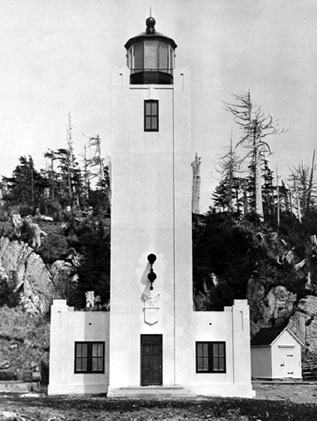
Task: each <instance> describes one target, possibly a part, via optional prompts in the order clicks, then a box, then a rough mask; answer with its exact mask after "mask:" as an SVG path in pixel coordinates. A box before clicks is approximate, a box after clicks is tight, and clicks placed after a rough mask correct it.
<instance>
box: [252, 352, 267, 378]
mask: <svg viewBox="0 0 317 421" xmlns="http://www.w3.org/2000/svg"><path fill="white" fill-rule="evenodd" d="M251 373H252V377H253V378H259V379H260V378H265V379H270V378H272V355H271V346H252V347H251Z"/></svg>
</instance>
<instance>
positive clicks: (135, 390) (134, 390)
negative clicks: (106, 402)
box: [107, 386, 194, 399]
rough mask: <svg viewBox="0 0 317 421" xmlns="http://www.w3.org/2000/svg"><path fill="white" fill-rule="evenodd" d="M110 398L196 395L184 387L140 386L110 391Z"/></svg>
mask: <svg viewBox="0 0 317 421" xmlns="http://www.w3.org/2000/svg"><path fill="white" fill-rule="evenodd" d="M107 396H108V397H118V398H120V397H127V396H134V397H139V398H140V397H146V398H154V399H155V398H164V397H165V398H172V397H173V398H174V397H193V396H194V395H193V394H192V393H190V392H189V391H188V390H186V389H185V388H184V387H182V386H139V387H119V388H116V389H110V390H109V391H108V394H107Z"/></svg>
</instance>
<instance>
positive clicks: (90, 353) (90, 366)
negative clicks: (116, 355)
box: [75, 342, 105, 373]
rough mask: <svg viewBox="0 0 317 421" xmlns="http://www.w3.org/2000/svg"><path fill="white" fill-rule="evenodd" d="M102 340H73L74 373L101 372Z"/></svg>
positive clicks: (102, 358)
mask: <svg viewBox="0 0 317 421" xmlns="http://www.w3.org/2000/svg"><path fill="white" fill-rule="evenodd" d="M104 366H105V343H104V342H75V373H103V372H104Z"/></svg>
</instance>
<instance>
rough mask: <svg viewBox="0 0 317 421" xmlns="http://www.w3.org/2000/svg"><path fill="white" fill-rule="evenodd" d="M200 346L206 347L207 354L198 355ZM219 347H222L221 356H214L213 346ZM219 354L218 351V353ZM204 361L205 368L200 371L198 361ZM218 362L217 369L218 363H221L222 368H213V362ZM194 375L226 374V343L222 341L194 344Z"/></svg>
mask: <svg viewBox="0 0 317 421" xmlns="http://www.w3.org/2000/svg"><path fill="white" fill-rule="evenodd" d="M200 345H207V354H203V353H202V354H200V353H199V349H198V348H199V346H200ZM217 345H221V346H223V355H222V354H219V353H218V354H217V355H215V346H217ZM218 352H219V351H218ZM200 359H205V362H207V368H206V369H201V368H200V364H199V362H200V361H199V360H200ZM215 360H216V361H218V367H219V366H221V364H220V361H221V362H222V363H223V364H222V365H223V368H221V369H218V368H216V367H215V364H214V361H215ZM196 373H198V374H204V373H218V374H223V373H226V342H224V341H213V342H208V341H199V342H196Z"/></svg>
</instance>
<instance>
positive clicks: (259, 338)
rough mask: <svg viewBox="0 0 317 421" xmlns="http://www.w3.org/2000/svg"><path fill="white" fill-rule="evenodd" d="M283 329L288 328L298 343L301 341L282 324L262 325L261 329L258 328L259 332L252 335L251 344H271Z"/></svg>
mask: <svg viewBox="0 0 317 421" xmlns="http://www.w3.org/2000/svg"><path fill="white" fill-rule="evenodd" d="M284 330H288V332H289V333H290V334H291V335H292V336H293V337H294V338H295V339H296V340H297V341H298V342H299V343H301V341H300V340H299V339H298V338H297V336H296V335H295V334H294V333H293V332H292V331H291V330H290V329H288V328H287V327H284V326H279V327H264V328H262V329H261V330H259V332H258V333H257V334H256V335H254V336H253V338H252V339H251V346H264V345H271V344H272V343H273V342H274V341H275V339H276V338H277V337H278V336H280V334H281V333H282V332H283V331H284Z"/></svg>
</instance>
